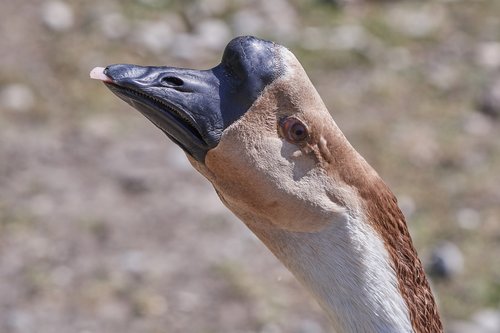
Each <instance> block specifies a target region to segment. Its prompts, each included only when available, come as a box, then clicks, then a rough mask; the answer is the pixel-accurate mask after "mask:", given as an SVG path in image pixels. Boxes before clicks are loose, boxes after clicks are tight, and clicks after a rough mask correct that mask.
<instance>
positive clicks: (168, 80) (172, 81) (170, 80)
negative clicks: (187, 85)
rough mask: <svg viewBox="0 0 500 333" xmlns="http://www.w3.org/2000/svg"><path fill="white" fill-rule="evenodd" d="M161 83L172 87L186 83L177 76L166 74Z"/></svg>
mask: <svg viewBox="0 0 500 333" xmlns="http://www.w3.org/2000/svg"><path fill="white" fill-rule="evenodd" d="M161 83H162V84H164V85H166V86H170V87H180V86H182V85H184V81H183V80H182V79H180V78H178V77H175V76H166V77H164V78H162V79H161Z"/></svg>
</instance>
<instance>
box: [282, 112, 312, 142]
mask: <svg viewBox="0 0 500 333" xmlns="http://www.w3.org/2000/svg"><path fill="white" fill-rule="evenodd" d="M280 129H281V134H282V135H283V137H284V138H285V140H286V141H288V142H290V143H293V144H300V143H304V142H305V141H307V139H308V138H309V130H308V128H307V126H306V125H305V124H304V123H303V122H302V121H301V120H299V119H297V118H295V117H287V118H283V119H282V120H281V121H280Z"/></svg>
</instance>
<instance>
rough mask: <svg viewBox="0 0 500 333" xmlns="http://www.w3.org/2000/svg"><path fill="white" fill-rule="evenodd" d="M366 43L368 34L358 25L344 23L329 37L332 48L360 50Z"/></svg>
mask: <svg viewBox="0 0 500 333" xmlns="http://www.w3.org/2000/svg"><path fill="white" fill-rule="evenodd" d="M367 44H368V36H367V34H366V31H365V29H364V28H363V27H362V26H360V25H354V24H351V25H344V26H340V27H338V28H336V29H335V30H334V31H333V33H332V34H331V37H330V46H331V48H332V49H334V50H346V51H352V50H361V49H363V48H365V47H366V46H367Z"/></svg>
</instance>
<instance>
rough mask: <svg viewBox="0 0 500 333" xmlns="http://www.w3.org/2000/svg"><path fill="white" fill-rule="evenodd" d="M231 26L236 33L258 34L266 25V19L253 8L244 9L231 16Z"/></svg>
mask: <svg viewBox="0 0 500 333" xmlns="http://www.w3.org/2000/svg"><path fill="white" fill-rule="evenodd" d="M230 22H231V28H232V29H233V31H234V33H235V34H236V35H255V36H258V35H259V34H260V32H261V31H262V29H263V27H264V26H265V22H264V19H263V18H262V15H260V14H259V13H258V12H257V11H255V10H253V9H244V10H240V11H238V12H236V13H235V14H234V15H233V16H232V17H231V20H230Z"/></svg>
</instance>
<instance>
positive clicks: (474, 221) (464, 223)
mask: <svg viewBox="0 0 500 333" xmlns="http://www.w3.org/2000/svg"><path fill="white" fill-rule="evenodd" d="M457 223H458V226H459V227H460V228H462V229H465V230H475V229H477V228H478V227H479V225H480V224H481V215H480V214H479V212H478V211H477V210H475V209H472V208H461V209H460V210H459V211H458V212H457Z"/></svg>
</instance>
